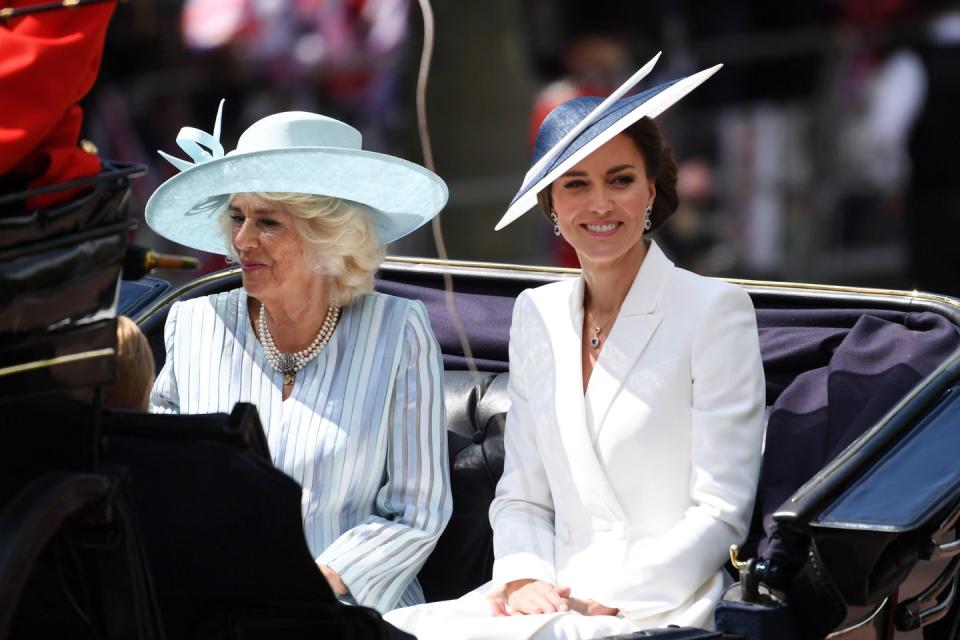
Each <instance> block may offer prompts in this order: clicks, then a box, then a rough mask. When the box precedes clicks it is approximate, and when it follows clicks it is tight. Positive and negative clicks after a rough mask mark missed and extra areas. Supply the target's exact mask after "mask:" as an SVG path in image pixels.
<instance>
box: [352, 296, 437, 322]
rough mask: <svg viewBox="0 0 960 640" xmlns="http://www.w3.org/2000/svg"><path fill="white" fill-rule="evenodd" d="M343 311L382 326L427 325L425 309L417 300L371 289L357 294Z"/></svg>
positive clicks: (427, 319)
mask: <svg viewBox="0 0 960 640" xmlns="http://www.w3.org/2000/svg"><path fill="white" fill-rule="evenodd" d="M344 311H345V312H346V313H348V314H350V315H351V316H355V317H357V318H360V319H369V320H370V321H375V322H377V323H378V324H379V325H381V326H382V327H387V326H403V325H405V324H410V323H420V324H426V325H427V326H429V318H428V315H427V309H426V307H425V306H424V304H423V303H422V302H421V301H419V300H412V299H410V298H403V297H400V296H394V295H390V294H388V293H380V292H379V291H373V292H370V293H365V294H363V295H360V296H357V297H356V298H355V299H354V300H353V302H351V303H350V304H349V305H348V306H347V307H346V308H345V309H344Z"/></svg>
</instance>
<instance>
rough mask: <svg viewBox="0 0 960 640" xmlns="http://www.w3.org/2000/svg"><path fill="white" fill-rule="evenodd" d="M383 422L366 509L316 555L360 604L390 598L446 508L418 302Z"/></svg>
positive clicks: (443, 445)
mask: <svg viewBox="0 0 960 640" xmlns="http://www.w3.org/2000/svg"><path fill="white" fill-rule="evenodd" d="M400 349H401V353H400V358H399V366H398V368H397V372H396V379H395V381H394V387H393V392H392V396H391V399H390V405H389V408H388V416H387V424H386V428H387V429H388V433H387V438H388V444H387V463H386V465H387V466H386V469H385V474H384V475H385V482H384V484H383V485H382V487H381V488H380V490H379V492H378V494H377V499H376V511H377V513H376V514H374V515H371V516H368V517H367V518H366V519H365V520H364V521H363V522H361V523H360V524H358V525H357V526H355V527H353V528H351V529H349V530H347V531H346V532H344V533H343V534H342V535H341V536H339V537H338V538H337V539H336V540H334V541H333V543H331V544H330V546H329V547H327V548H326V549H325V550H324V551H323V552H322V553H321V554H320V555H319V557H318V558H317V559H316V561H317V562H318V563H321V564H327V565H329V566H330V567H331V568H332V569H333V570H334V571H336V572H337V573H338V574H340V577H341V578H342V579H343V581H344V583H345V584H346V585H347V587H348V588H349V589H350V592H351V594H352V595H353V597H354V598H356V600H357V601H358V602H360V603H361V604H363V605H367V606H371V607H373V608H375V609H377V610H378V611H380V612H385V611H388V610H390V609H391V608H393V607H394V606H396V605H397V603H398V601H399V599H400V597H401V595H402V594H403V592H404V590H405V589H406V588H407V587H408V585H409V584H410V582H411V581H412V580H414V578H415V577H416V575H417V572H418V571H419V570H420V568H421V567H422V566H423V563H424V562H425V561H426V559H427V556H428V555H429V554H430V552H431V551H432V550H433V547H434V545H435V544H436V541H437V539H438V538H439V537H440V534H441V532H442V531H443V528H444V527H445V526H446V523H447V520H449V518H450V514H451V511H452V498H451V495H450V472H449V463H448V458H447V432H446V425H445V419H444V416H445V413H444V405H443V378H442V376H443V364H442V360H441V355H440V348H439V345H438V344H437V341H436V338H435V337H434V335H433V333H432V331H431V329H430V325H429V322H428V320H427V317H426V312H425V311H424V308H423V305H422V304H421V303H419V302H411V303H410V305H409V311H408V314H407V319H406V325H405V327H404V330H403V339H402V345H401V346H400Z"/></svg>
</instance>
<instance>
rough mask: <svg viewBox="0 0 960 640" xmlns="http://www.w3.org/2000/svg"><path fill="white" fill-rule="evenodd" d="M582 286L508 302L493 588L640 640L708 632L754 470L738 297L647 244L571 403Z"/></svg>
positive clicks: (750, 391) (754, 362) (750, 339)
mask: <svg viewBox="0 0 960 640" xmlns="http://www.w3.org/2000/svg"><path fill="white" fill-rule="evenodd" d="M583 289H584V281H583V279H582V278H578V279H576V280H569V281H564V282H558V283H554V284H550V285H547V286H544V287H540V288H538V289H533V290H529V291H525V292H524V293H523V294H521V296H520V297H519V298H518V300H517V304H516V308H515V310H514V316H513V326H512V328H511V335H510V389H509V392H510V397H511V400H512V407H511V409H510V412H509V414H508V416H507V425H506V432H505V439H506V441H505V448H506V460H505V465H504V473H503V477H502V478H501V480H500V483H499V485H498V486H497V493H496V498H495V499H494V501H493V503H492V505H491V507H490V519H491V523H492V525H493V529H494V551H495V556H496V561H495V564H494V569H493V586H496V585H502V584H504V583H506V582H508V581H511V580H515V579H520V578H535V579H541V580H546V581H548V582H551V583H553V584H556V585H562V586H569V587H571V588H572V590H573V595H574V596H576V597H580V598H589V599H593V600H596V601H598V602H600V603H601V604H604V605H607V606H611V607H616V608H618V609H620V610H621V612H622V614H623V615H624V616H625V617H626V618H628V619H629V620H630V621H631V622H634V623H636V624H637V626H639V627H641V628H649V627H656V626H662V625H666V624H689V625H697V626H712V614H713V607H714V605H715V603H716V602H717V600H718V599H719V598H720V595H721V591H722V589H723V584H724V579H723V574H722V572H721V567H722V565H723V563H724V559H725V558H726V557H727V553H728V549H729V546H730V545H731V544H733V543H739V542H741V541H742V540H743V539H744V537H745V536H746V534H747V529H748V527H749V523H750V517H751V513H752V508H753V501H754V494H755V491H756V485H757V477H758V474H759V468H760V452H761V441H762V429H763V410H764V378H763V369H762V366H761V361H760V349H759V340H758V334H757V326H756V318H755V314H754V310H753V306H752V304H751V302H750V298H749V297H748V296H747V294H746V292H744V291H743V290H742V289H741V288H739V287H737V286H734V285H731V284H728V283H725V282H721V281H717V280H712V279H709V278H704V277H701V276H697V275H694V274H692V273H690V272H688V271H684V270H682V269H679V268H676V267H675V266H674V265H673V263H671V262H670V261H669V260H668V259H667V258H666V256H664V254H663V253H662V251H660V249H659V248H658V247H657V245H656V244H653V243H651V245H650V248H649V252H648V253H647V256H646V258H645V259H644V261H643V264H642V266H641V268H640V271H639V273H638V274H637V276H636V279H635V280H634V282H633V285H632V286H631V288H630V291H629V293H628V294H627V297H626V300H625V301H624V303H623V306H622V307H621V310H620V313H619V315H618V316H617V319H616V321H615V323H614V325H613V327H612V329H611V331H610V333H609V335H608V337H607V338H606V340H605V342H604V345H603V351H602V352H601V354H600V357H599V360H598V362H597V364H596V366H595V368H594V370H593V373H592V375H591V378H590V383H589V387H588V389H587V393H586V394H584V392H583V382H582V373H581V352H580V349H581V336H582V332H581V329H582V326H583Z"/></svg>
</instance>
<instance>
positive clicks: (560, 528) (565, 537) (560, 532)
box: [557, 524, 570, 544]
mask: <svg viewBox="0 0 960 640" xmlns="http://www.w3.org/2000/svg"><path fill="white" fill-rule="evenodd" d="M557 537H558V538H560V542H562V543H563V544H567V543H569V542H570V529H568V528H567V527H565V526H564V525H562V524H558V525H557Z"/></svg>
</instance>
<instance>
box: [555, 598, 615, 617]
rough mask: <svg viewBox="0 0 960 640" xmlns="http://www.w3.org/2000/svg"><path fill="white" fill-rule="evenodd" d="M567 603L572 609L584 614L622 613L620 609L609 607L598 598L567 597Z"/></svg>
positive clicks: (605, 614)
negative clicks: (597, 599) (598, 600)
mask: <svg viewBox="0 0 960 640" xmlns="http://www.w3.org/2000/svg"><path fill="white" fill-rule="evenodd" d="M567 604H568V605H569V607H570V610H571V611H576V612H577V613H579V614H580V615H584V616H615V615H617V614H618V613H620V610H619V609H614V608H613V607H607V606H604V605H602V604H600V603H599V602H597V601H596V600H581V599H580V598H567Z"/></svg>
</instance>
